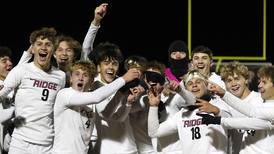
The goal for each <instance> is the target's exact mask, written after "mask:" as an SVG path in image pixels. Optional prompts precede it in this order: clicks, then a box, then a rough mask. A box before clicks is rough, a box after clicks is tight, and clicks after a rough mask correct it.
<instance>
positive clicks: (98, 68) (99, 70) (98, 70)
mask: <svg viewBox="0 0 274 154" xmlns="http://www.w3.org/2000/svg"><path fill="white" fill-rule="evenodd" d="M97 72H98V73H100V72H101V69H100V66H99V65H97Z"/></svg>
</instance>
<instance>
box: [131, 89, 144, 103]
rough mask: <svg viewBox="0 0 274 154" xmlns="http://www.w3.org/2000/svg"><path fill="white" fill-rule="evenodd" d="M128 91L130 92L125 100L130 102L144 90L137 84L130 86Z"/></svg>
mask: <svg viewBox="0 0 274 154" xmlns="http://www.w3.org/2000/svg"><path fill="white" fill-rule="evenodd" d="M129 91H130V94H129V95H128V98H127V102H128V103H130V104H132V103H133V102H135V101H136V100H137V99H138V98H139V96H140V95H141V94H142V93H143V92H144V91H145V89H144V88H143V87H142V86H140V85H139V86H137V87H134V88H130V89H129Z"/></svg>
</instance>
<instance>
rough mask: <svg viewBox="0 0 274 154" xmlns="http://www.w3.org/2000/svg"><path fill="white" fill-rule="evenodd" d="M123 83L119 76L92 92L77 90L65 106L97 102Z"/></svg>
mask: <svg viewBox="0 0 274 154" xmlns="http://www.w3.org/2000/svg"><path fill="white" fill-rule="evenodd" d="M124 85H125V80H124V79H123V78H122V77H120V78H118V79H116V80H115V81H113V82H112V83H110V84H107V85H105V86H103V87H100V88H98V89H96V90H95V91H92V92H79V93H75V94H73V95H72V96H71V97H70V100H69V102H68V104H67V106H74V105H77V106H78V105H88V104H95V103H99V102H101V101H102V100H104V99H105V98H107V97H109V96H110V95H111V94H113V93H115V92H116V91H117V90H119V89H120V88H121V87H122V86H124Z"/></svg>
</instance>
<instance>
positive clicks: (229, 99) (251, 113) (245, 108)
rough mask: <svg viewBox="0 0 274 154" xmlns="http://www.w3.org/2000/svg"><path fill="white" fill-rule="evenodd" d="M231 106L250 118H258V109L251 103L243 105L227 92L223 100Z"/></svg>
mask: <svg viewBox="0 0 274 154" xmlns="http://www.w3.org/2000/svg"><path fill="white" fill-rule="evenodd" d="M222 99H223V100H224V101H225V102H226V103H227V104H228V105H229V106H231V107H232V108H234V109H235V110H237V111H239V112H240V113H242V114H244V115H246V116H248V117H256V115H255V113H256V112H255V110H256V107H255V106H253V105H252V104H250V103H243V101H242V100H241V99H239V98H237V97H236V96H234V95H233V94H231V93H229V92H226V93H225V95H224V96H223V98H222Z"/></svg>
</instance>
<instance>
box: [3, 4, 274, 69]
mask: <svg viewBox="0 0 274 154" xmlns="http://www.w3.org/2000/svg"><path fill="white" fill-rule="evenodd" d="M262 1H263V0H253V1H247V0H243V1H240V2H239V1H238V0H223V1H218V0H204V1H198V0H192V44H191V46H192V47H194V46H196V45H206V46H208V47H209V48H211V49H212V50H213V52H214V55H217V56H225V55H227V56H240V55H242V56H260V55H261V52H262V19H263V18H262ZM102 2H104V1H99V0H97V1H94V0H70V1H68V0H66V1H65V0H47V1H24V2H20V1H19V2H18V1H14V0H2V1H1V2H0V6H1V9H0V19H1V24H0V25H1V28H0V45H6V46H9V47H10V48H11V49H12V50H13V51H14V52H15V54H14V62H15V63H17V61H18V59H19V57H20V55H21V53H22V51H23V50H26V49H27V48H28V46H29V42H28V39H29V35H30V33H31V32H32V31H33V30H35V29H38V28H40V27H44V26H52V27H55V28H56V29H57V30H58V31H59V32H60V33H64V34H67V35H71V36H73V37H74V38H76V39H77V40H78V41H79V42H81V43H82V41H83V39H84V36H85V33H86V32H87V29H88V27H89V24H90V22H91V20H92V18H93V12H94V9H95V7H96V5H98V4H100V3H102ZM18 3H19V4H18ZM247 3H248V4H247ZM187 4H188V2H187V0H174V1H148V0H146V1H145V0H133V1H110V3H109V8H108V13H107V15H106V16H105V18H104V20H103V22H102V26H101V29H100V31H99V33H98V34H97V37H96V40H95V45H96V44H98V43H99V42H101V41H110V42H113V43H116V44H118V45H119V46H120V48H121V49H122V51H123V53H124V55H125V56H128V55H132V54H138V55H142V56H145V57H147V58H148V59H157V60H160V61H163V62H164V63H166V64H167V49H168V46H169V44H170V43H171V42H172V41H173V40H176V39H181V40H184V41H185V42H188V40H187V35H188V34H187V31H188V29H187V26H188V20H187V15H188V12H187ZM267 7H268V8H267V61H271V62H273V58H272V57H273V55H274V54H273V45H272V44H271V43H272V42H273V41H274V39H273V36H274V35H273V7H274V6H273V1H271V0H267Z"/></svg>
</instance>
